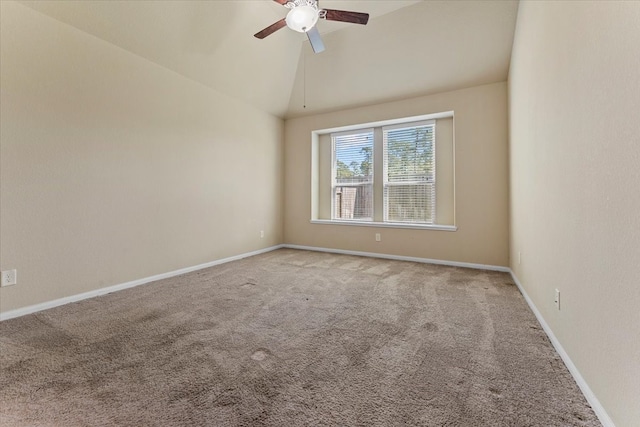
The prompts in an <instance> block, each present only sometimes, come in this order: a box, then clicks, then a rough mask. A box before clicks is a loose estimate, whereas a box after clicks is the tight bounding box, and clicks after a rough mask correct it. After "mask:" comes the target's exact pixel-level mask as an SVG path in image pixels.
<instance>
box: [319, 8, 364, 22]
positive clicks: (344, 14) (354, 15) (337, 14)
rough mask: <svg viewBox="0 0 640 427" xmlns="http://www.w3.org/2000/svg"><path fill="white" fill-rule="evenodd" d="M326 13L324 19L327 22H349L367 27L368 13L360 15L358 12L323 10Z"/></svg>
mask: <svg viewBox="0 0 640 427" xmlns="http://www.w3.org/2000/svg"><path fill="white" fill-rule="evenodd" d="M325 10H326V11H327V15H326V16H325V19H327V20H329V21H342V22H350V23H352V24H361V25H367V22H369V14H368V13H360V12H349V11H348V10H334V9H325Z"/></svg>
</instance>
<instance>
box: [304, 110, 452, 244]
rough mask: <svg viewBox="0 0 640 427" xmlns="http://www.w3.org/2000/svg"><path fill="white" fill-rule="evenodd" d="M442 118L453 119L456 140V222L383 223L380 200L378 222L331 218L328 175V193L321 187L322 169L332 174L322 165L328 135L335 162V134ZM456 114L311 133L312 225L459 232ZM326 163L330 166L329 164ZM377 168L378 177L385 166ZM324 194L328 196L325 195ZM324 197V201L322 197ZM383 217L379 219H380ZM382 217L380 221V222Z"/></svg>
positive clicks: (329, 156)
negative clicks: (323, 149)
mask: <svg viewBox="0 0 640 427" xmlns="http://www.w3.org/2000/svg"><path fill="white" fill-rule="evenodd" d="M440 119H451V120H452V125H451V126H452V129H451V132H452V140H451V142H450V146H451V150H452V152H451V161H452V163H451V172H452V176H451V178H450V179H451V186H452V187H451V196H450V197H451V202H450V203H451V209H452V211H451V212H452V213H451V215H452V216H451V221H452V222H450V223H449V222H447V223H443V224H440V223H435V224H426V223H416V224H409V223H394V222H386V223H385V222H382V221H381V219H382V215H381V214H380V213H378V214H376V212H380V211H381V210H382V209H383V207H382V205H381V204H380V199H379V198H378V199H376V200H378V201H375V200H374V221H371V222H364V221H343V220H337V219H330V218H331V213H330V212H329V210H332V209H333V207H332V206H331V199H332V196H331V191H332V189H331V186H330V182H331V181H330V177H329V176H326V177H325V179H327V181H324V182H326V183H327V190H326V193H324V190H322V188H323V187H322V184H320V182H321V181H320V180H319V179H320V177H321V176H322V174H323V173H322V172H321V171H322V170H327V173H326V174H327V175H329V174H330V173H331V167H330V165H327V166H329V167H328V168H327V169H324V168H323V167H322V166H321V164H322V162H323V161H322V160H321V159H322V155H321V152H322V150H321V139H322V138H324V137H325V136H326V137H327V138H328V140H327V144H329V149H328V150H327V162H329V161H332V152H333V150H332V147H331V144H330V135H331V134H332V133H339V132H347V131H359V130H362V129H366V128H373V129H374V135H375V133H376V132H378V129H381V128H382V127H384V126H389V125H395V124H402V125H406V124H407V123H411V122H418V121H422V120H436V121H438V120H440ZM455 124H456V114H455V111H454V110H443V111H440V112H437V113H428V114H422V115H416V116H405V117H398V118H391V119H382V120H376V121H371V122H360V123H356V124H348V125H344V124H343V125H340V126H333V127H331V126H329V127H324V128H316V129H313V130H311V182H310V185H311V206H310V207H311V211H310V214H311V215H310V216H311V217H310V218H309V223H311V224H315V225H332V226H335V225H338V226H350V227H375V228H393V229H415V230H430V231H446V232H456V231H458V225H457V214H456V210H457V209H456V193H457V191H456V177H455V175H456V173H455V170H456V135H455V133H456V132H455V128H456V125H455ZM376 144H377V143H376V142H375V141H374V149H375V145H376ZM436 144H438V142H437V141H436ZM329 151H331V153H329ZM379 151H380V149H378V152H379ZM375 155H376V154H375V153H374V156H375ZM325 164H326V163H325ZM374 168H379V169H375V171H376V172H377V176H380V175H381V171H382V169H381V167H379V166H374ZM378 185H379V184H376V182H374V193H376V192H379V191H380V190H376V188H377V186H378ZM323 195H324V196H323ZM321 197H323V198H321ZM378 197H380V196H379V195H378ZM321 200H326V203H327V210H326V211H325V212H326V215H327V216H320V215H321V212H322V211H324V210H323V208H322V207H321V206H322V204H323V202H322V201H321ZM378 215H379V216H378ZM378 218H379V219H378Z"/></svg>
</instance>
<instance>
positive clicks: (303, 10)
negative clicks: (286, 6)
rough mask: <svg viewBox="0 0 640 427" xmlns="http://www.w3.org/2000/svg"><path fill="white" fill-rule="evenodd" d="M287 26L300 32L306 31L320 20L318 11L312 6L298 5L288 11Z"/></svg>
mask: <svg viewBox="0 0 640 427" xmlns="http://www.w3.org/2000/svg"><path fill="white" fill-rule="evenodd" d="M285 20H286V22H287V26H288V27H289V28H291V29H292V30H295V31H298V32H300V33H306V32H307V31H309V30H310V29H311V28H313V26H314V25H316V22H318V11H317V9H315V8H314V7H312V6H306V5H305V6H296V7H294V8H293V9H291V10H290V11H289V13H287V18H286V19H285Z"/></svg>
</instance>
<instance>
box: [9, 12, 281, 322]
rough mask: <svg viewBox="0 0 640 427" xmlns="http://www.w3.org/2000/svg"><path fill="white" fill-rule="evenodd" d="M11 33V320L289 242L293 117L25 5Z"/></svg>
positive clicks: (13, 20)
mask: <svg viewBox="0 0 640 427" xmlns="http://www.w3.org/2000/svg"><path fill="white" fill-rule="evenodd" d="M1 27H2V34H1V42H2V43H1V47H2V57H1V67H2V68H1V87H2V92H1V98H0V102H1V115H2V116H1V117H2V128H1V134H0V153H1V172H0V173H1V184H0V202H1V205H0V209H1V210H0V214H1V215H0V232H1V237H2V239H1V243H0V244H1V246H0V255H1V259H0V262H1V267H2V269H3V270H5V269H13V268H17V269H18V285H17V286H13V287H7V288H2V290H1V291H0V292H1V293H0V297H1V298H0V309H1V310H2V311H7V310H11V309H16V308H20V307H24V306H28V305H32V304H36V303H40V302H44V301H49V300H53V299H57V298H61V297H65V296H69V295H74V294H77V293H81V292H87V291H91V290H95V289H98V288H101V287H106V286H110V285H114V284H119V283H123V282H127V281H130V280H134V279H139V278H144V277H148V276H151V275H155V274H160V273H164V272H168V271H172V270H176V269H179V268H183V267H189V266H193V265H197V264H200V263H204V262H208V261H213V260H216V259H220V258H224V257H228V256H232V255H236V254H240V253H245V252H249V251H253V250H257V249H259V248H263V247H268V246H271V245H274V244H278V243H281V241H282V172H281V170H282V165H281V163H282V158H283V154H282V149H283V143H282V140H283V122H282V120H281V119H278V118H276V117H273V116H271V115H268V114H265V113H263V112H260V111H258V110H256V109H254V108H252V107H249V106H247V105H245V104H242V103H240V102H238V101H236V100H234V99H232V98H228V97H226V96H223V95H221V94H218V93H216V92H213V91H212V90H210V89H208V88H206V87H204V86H202V85H200V84H197V83H195V82H193V81H191V80H189V79H186V78H183V77H181V76H179V75H178V74H175V73H174V72H172V71H169V70H166V69H164V68H162V67H160V66H157V65H155V64H153V63H151V62H149V61H147V60H145V59H142V58H140V57H138V56H135V55H133V54H131V53H129V52H126V51H124V50H122V49H120V48H117V47H115V46H113V45H111V44H109V43H107V42H103V41H101V40H99V39H97V38H95V37H93V36H90V35H88V34H86V33H83V32H81V31H79V30H76V29H74V28H72V27H69V26H67V25H65V24H61V23H60V22H58V21H55V20H53V19H51V18H48V17H45V16H44V15H41V14H39V13H38V12H35V11H33V10H31V9H28V8H26V7H24V6H21V5H19V4H15V3H13V2H2V26H1ZM260 230H264V231H265V237H264V239H261V238H260Z"/></svg>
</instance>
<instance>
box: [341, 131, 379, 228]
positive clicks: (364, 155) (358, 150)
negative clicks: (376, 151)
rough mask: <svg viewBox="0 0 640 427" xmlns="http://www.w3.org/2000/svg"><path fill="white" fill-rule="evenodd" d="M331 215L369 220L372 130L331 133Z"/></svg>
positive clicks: (371, 211) (371, 198) (347, 218)
mask: <svg viewBox="0 0 640 427" xmlns="http://www.w3.org/2000/svg"><path fill="white" fill-rule="evenodd" d="M331 140H332V146H333V149H332V152H333V161H332V171H331V177H332V185H331V188H332V209H331V218H332V219H341V220H360V221H372V220H373V130H372V129H366V130H360V131H357V132H346V133H340V134H334V135H331Z"/></svg>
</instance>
